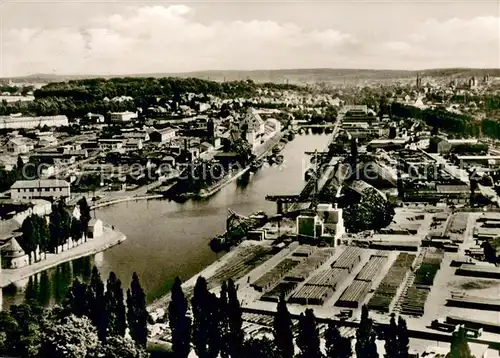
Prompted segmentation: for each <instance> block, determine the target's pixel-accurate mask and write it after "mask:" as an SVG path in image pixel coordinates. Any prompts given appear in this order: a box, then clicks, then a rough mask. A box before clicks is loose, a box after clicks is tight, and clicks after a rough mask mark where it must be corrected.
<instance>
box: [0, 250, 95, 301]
mask: <svg viewBox="0 0 500 358" xmlns="http://www.w3.org/2000/svg"><path fill="white" fill-rule="evenodd" d="M94 263H95V262H94V257H93V256H88V257H84V258H81V259H77V260H74V261H72V262H66V263H63V264H60V265H59V266H56V267H54V268H51V269H49V270H46V271H43V272H41V273H38V274H36V275H33V276H31V277H29V278H28V279H27V280H26V284H25V285H21V284H19V283H16V284H12V285H10V286H8V287H5V288H4V289H3V290H2V294H3V307H2V308H3V309H4V310H5V309H8V308H9V307H10V306H11V305H13V304H20V303H22V302H23V301H24V299H25V298H31V299H35V300H36V301H38V302H39V303H40V304H41V305H43V306H48V305H53V304H59V303H62V301H63V300H64V298H65V297H66V294H67V292H68V287H69V286H70V284H71V283H72V281H73V279H75V278H76V277H78V278H79V279H80V280H81V281H84V282H87V281H88V280H89V279H90V275H91V273H92V267H93V266H94Z"/></svg>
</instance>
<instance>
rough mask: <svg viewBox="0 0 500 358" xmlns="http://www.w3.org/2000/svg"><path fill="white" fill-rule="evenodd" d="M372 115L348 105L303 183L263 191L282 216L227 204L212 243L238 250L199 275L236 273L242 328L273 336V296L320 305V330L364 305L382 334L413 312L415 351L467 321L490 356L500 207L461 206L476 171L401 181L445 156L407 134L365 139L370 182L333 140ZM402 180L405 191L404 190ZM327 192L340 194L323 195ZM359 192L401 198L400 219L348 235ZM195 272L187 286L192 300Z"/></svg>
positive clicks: (159, 328) (496, 319) (346, 322)
mask: <svg viewBox="0 0 500 358" xmlns="http://www.w3.org/2000/svg"><path fill="white" fill-rule="evenodd" d="M371 119H372V118H370V115H369V114H368V110H367V107H366V106H345V107H344V108H343V109H342V110H341V111H340V112H339V116H338V118H337V121H336V122H335V124H334V125H333V126H332V128H333V131H332V132H333V133H332V134H331V139H330V141H329V143H328V145H327V147H326V148H325V150H324V151H323V152H318V151H315V152H309V153H307V154H309V155H310V158H311V163H313V165H311V166H310V167H309V169H308V172H306V173H304V175H305V177H306V179H308V180H306V184H305V186H304V188H303V190H302V191H301V192H300V193H298V194H297V195H280V194H279V193H269V195H267V196H266V199H267V200H269V201H273V202H276V213H262V212H259V213H254V214H252V215H250V216H243V215H239V214H238V213H236V212H234V211H232V210H230V211H229V213H228V217H227V231H226V232H225V233H224V234H222V235H220V236H217V237H216V238H214V239H213V240H212V242H211V245H212V247H213V249H214V250H222V249H229V248H231V247H232V250H231V251H230V252H229V253H228V254H226V255H225V256H224V257H223V258H222V259H220V260H219V261H217V262H215V263H214V264H212V265H211V266H210V267H208V268H207V269H205V270H204V271H202V272H201V273H200V275H201V276H204V277H206V278H207V280H208V283H209V288H210V289H212V290H213V292H218V291H219V290H220V285H221V283H222V282H223V281H225V280H227V279H229V278H232V279H233V280H235V281H236V284H237V287H238V295H239V298H240V300H241V303H242V308H243V312H244V315H243V319H244V328H245V332H246V333H247V334H248V335H251V336H252V337H253V336H256V335H257V336H259V335H261V336H266V335H269V334H270V332H271V331H272V322H273V317H274V314H275V310H276V304H277V302H278V301H279V299H280V296H282V295H284V297H285V298H286V300H287V303H288V308H289V310H290V312H291V314H292V316H293V317H295V318H298V317H299V315H300V314H301V313H302V312H304V310H305V309H306V308H313V309H314V313H315V315H316V317H317V319H318V321H319V322H321V327H322V328H321V332H322V334H324V330H325V328H326V324H327V323H328V322H336V324H338V325H339V326H341V327H342V329H341V332H342V334H343V335H345V336H351V337H353V336H354V334H355V330H356V327H357V326H358V325H359V316H360V311H361V307H362V306H363V305H367V307H368V308H369V310H370V314H371V316H372V317H373V318H374V320H375V322H376V324H377V327H378V329H379V330H381V329H382V328H383V327H384V326H386V325H388V323H389V319H390V315H391V314H393V313H394V314H396V315H400V316H403V317H405V319H406V320H407V323H408V328H409V333H410V337H411V345H410V346H411V348H412V354H414V355H415V356H417V354H422V353H424V352H426V354H427V355H431V356H432V353H433V349H434V351H436V352H441V351H442V348H441V349H439V348H436V342H437V346H439V342H442V343H441V344H442V345H444V346H446V343H447V342H450V340H451V336H452V333H453V332H454V331H455V330H456V329H457V327H458V326H463V327H465V329H466V332H467V337H468V338H469V342H470V343H471V344H473V346H474V349H475V350H476V351H477V352H479V351H481V352H486V351H489V352H490V353H489V354H490V355H491V352H492V351H491V348H498V342H499V341H500V316H499V313H498V312H499V309H500V300H499V299H498V297H499V293H500V269H499V268H497V267H496V266H495V265H494V264H491V263H487V262H483V261H484V260H485V257H484V250H483V247H484V246H483V245H482V243H484V242H485V241H488V240H495V238H496V237H497V235H498V231H497V230H498V229H496V228H498V227H499V225H500V212H498V211H497V210H496V209H494V208H493V207H491V206H487V207H482V208H481V209H480V208H478V207H475V208H471V207H466V206H465V205H463V204H464V202H465V201H468V200H469V179H470V172H468V173H469V174H467V175H463V173H462V172H460V171H459V169H458V166H456V165H455V164H454V163H449V164H446V165H442V164H441V165H436V166H435V169H436V171H437V172H438V173H437V177H436V178H435V179H436V182H435V183H433V184H434V191H433V190H432V189H429V188H424V189H422V187H424V185H420V186H419V185H418V182H420V183H424V182H425V184H426V185H427V186H428V187H431V186H433V185H432V184H431V185H429V181H430V180H431V179H429V178H430V177H429V178H427V177H423V176H420V178H416V179H415V178H413V179H414V180H410V178H408V176H407V177H405V180H403V179H402V176H401V172H402V171H403V168H404V167H405V166H406V168H407V169H408V168H411V170H416V172H417V173H420V172H422V168H424V167H426V166H428V165H429V163H431V164H434V163H436V162H437V160H434V161H433V159H434V158H435V157H436V156H439V154H430V153H427V152H426V150H427V148H424V147H423V146H420V143H416V144H413V148H410V149H409V148H408V146H406V148H405V145H406V144H407V141H405V140H399V139H380V140H372V141H371V142H369V143H367V145H366V146H361V145H360V146H359V148H358V151H359V153H360V154H359V155H360V156H366V157H365V158H363V159H362V160H359V161H358V163H357V165H358V166H359V165H360V164H359V163H360V162H361V165H366V161H369V162H370V163H371V164H376V167H375V173H376V174H378V176H376V178H375V180H373V179H374V178H373V176H372V177H370V175H366V171H365V175H366V178H360V177H356V178H353V177H352V175H353V174H352V173H349V170H348V168H347V167H346V165H345V163H347V161H348V160H349V159H348V158H347V156H346V155H345V153H333V151H332V147H334V146H335V143H336V142H337V141H338V138H337V136H338V134H339V133H341V132H343V133H344V134H345V133H349V132H351V131H352V130H353V128H354V129H356V127H357V126H359V127H358V131H359V130H360V129H361V128H366V127H365V126H363V121H364V120H371ZM353 123H355V124H353ZM346 124H347V125H346ZM378 125H379V124H376V123H375V124H373V126H372V129H371V130H377V126H378ZM373 127H374V129H373ZM407 135H411V133H407ZM349 137H350V140H351V141H355V142H357V139H356V137H355V136H353V137H351V136H350V135H349ZM450 142H451V143H453V142H454V140H450ZM456 142H458V140H456ZM464 142H465V141H464ZM402 143H404V144H405V145H403V146H401V144H402ZM474 143H475V144H476V142H474ZM461 144H463V143H461ZM461 144H460V145H461ZM452 145H453V144H452ZM454 145H457V144H454ZM395 148H397V149H399V150H398V151H393V150H394V149H395ZM367 150H368V152H367ZM361 153H363V154H361ZM366 153H371V155H367V154H366ZM373 158H376V159H373ZM440 158H442V157H440ZM358 169H359V168H358ZM371 169H372V171H373V168H371ZM477 170H479V171H480V172H482V173H481V175H483V176H486V175H487V173H488V171H489V170H488V169H487V168H482V169H481V168H480V167H479V166H476V167H474V173H476V171H477ZM359 172H360V171H359V170H358V171H357V173H358V174H359ZM466 173H467V172H466ZM368 174H370V173H368ZM426 174H427V173H426ZM417 175H418V174H417ZM433 175H434V173H433ZM369 180H371V183H372V184H369V183H368V182H369ZM374 182H376V183H374ZM403 182H404V183H409V184H402V183H403ZM380 183H381V184H382V185H380V187H382V188H385V189H387V187H390V186H391V183H393V184H396V185H395V186H396V187H397V189H396V191H394V190H393V191H392V192H391V191H390V190H385V189H384V190H382V189H380V190H379V189H377V186H378V184H380ZM387 184H389V185H387ZM402 185H406V186H407V187H408V189H407V190H406V191H405V192H404V193H401V191H402V190H403V189H402V188H401V186H402ZM410 187H411V189H410ZM478 187H479V189H478V190H479V191H481V194H480V195H483V199H484V197H488V195H490V194H489V192H488V194H487V190H486V188H485V187H484V186H483V185H482V184H478ZM325 191H328V192H329V193H330V195H331V196H333V197H334V199H335V200H332V201H330V202H328V203H325V202H322V200H325V199H324V198H325V197H326V195H325ZM398 191H399V193H398ZM368 193H369V194H368ZM483 193H484V194H483ZM363 195H377V196H379V197H378V198H377V199H375V200H379V201H386V200H388V197H389V196H392V198H393V199H394V198H396V200H397V201H398V204H397V205H396V207H395V209H394V216H393V217H392V220H391V221H390V222H388V223H387V226H385V227H383V228H381V229H379V230H366V231H363V232H360V233H357V234H353V233H346V230H345V225H344V220H343V213H342V208H341V207H342V206H344V205H345V200H358V201H359V197H363ZM494 195H496V194H494ZM347 198H348V199H347ZM353 198H357V199H353ZM488 198H489V199H490V200H492V201H495V200H497V199H496V197H495V198H493V197H491V196H489V197H488ZM389 200H390V199H389ZM197 276H198V275H196V276H195V277H193V278H192V279H191V280H189V281H188V282H186V283H185V284H184V287H185V288H186V290H187V291H186V292H188V296H189V295H190V294H191V293H192V291H191V289H192V287H193V285H194V282H195V279H196V277H197ZM160 302H161V303H162V305H163V304H164V302H163V301H160ZM157 307H159V302H157V303H156V304H153V305H152V308H151V310H152V312H156V313H157V316H161V315H162V312H163V310H162V309H161V308H159V309H158V308H157ZM472 317H474V318H472ZM159 322H161V318H160V319H159ZM153 327H155V328H153V332H155V333H153V337H154V338H155V339H157V340H159V341H161V340H164V339H166V340H167V341H168V340H169V338H168V337H169V334H168V329H166V327H165V326H164V324H162V323H158V324H156V325H153ZM165 329H166V330H165ZM488 347H489V348H490V350H489V348H488ZM436 352H434V354H438V353H436ZM493 352H494V351H493Z"/></svg>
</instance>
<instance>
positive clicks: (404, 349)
mask: <svg viewBox="0 0 500 358" xmlns="http://www.w3.org/2000/svg"><path fill="white" fill-rule="evenodd" d="M409 349H410V338H409V335H408V327H407V325H406V321H405V320H404V319H403V318H401V317H399V318H398V356H399V357H400V358H406V357H408V351H409Z"/></svg>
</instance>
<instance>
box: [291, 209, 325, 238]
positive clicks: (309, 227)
mask: <svg viewBox="0 0 500 358" xmlns="http://www.w3.org/2000/svg"><path fill="white" fill-rule="evenodd" d="M296 222H297V235H298V237H299V239H300V238H302V239H306V240H311V239H318V238H320V237H321V236H322V235H323V223H322V222H321V219H320V218H319V216H318V215H314V216H313V215H299V216H297V220H296Z"/></svg>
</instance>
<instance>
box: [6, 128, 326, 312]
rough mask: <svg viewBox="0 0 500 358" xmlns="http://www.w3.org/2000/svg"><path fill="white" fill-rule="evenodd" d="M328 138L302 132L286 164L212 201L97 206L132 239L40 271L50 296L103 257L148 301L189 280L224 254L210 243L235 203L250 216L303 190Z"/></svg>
mask: <svg viewBox="0 0 500 358" xmlns="http://www.w3.org/2000/svg"><path fill="white" fill-rule="evenodd" d="M328 139H329V135H323V134H308V135H298V136H296V137H295V139H294V140H293V141H291V142H289V143H288V144H287V145H286V147H285V149H284V150H283V155H284V157H285V159H284V162H283V164H281V165H280V166H271V167H269V166H264V167H263V168H261V169H260V170H258V171H257V172H256V173H254V174H250V175H249V176H246V177H243V178H241V179H240V180H238V181H236V182H233V183H230V184H229V185H227V186H226V187H224V188H223V189H222V190H221V191H220V192H218V193H217V194H215V195H214V196H212V197H211V198H209V199H206V200H201V201H200V200H198V201H193V200H191V201H188V202H186V203H182V204H180V203H176V202H173V201H167V200H161V199H160V200H148V201H136V202H132V201H131V202H125V203H121V204H116V205H113V206H109V207H105V208H101V209H98V210H96V212H95V215H96V217H98V218H100V219H102V220H103V221H104V222H106V223H108V224H110V225H114V226H116V227H117V228H118V229H119V230H120V231H122V232H123V233H124V234H125V235H126V236H127V240H126V241H124V242H123V243H122V244H120V245H118V246H115V247H113V248H111V249H109V250H107V251H105V252H103V253H101V254H98V255H96V256H95V257H89V258H85V259H80V260H75V261H74V262H72V263H68V264H66V265H60V266H59V267H57V268H54V269H51V270H49V272H48V275H45V277H44V278H43V279H42V278H41V275H38V278H37V280H36V281H38V282H39V284H38V286H40V287H46V286H47V285H48V284H47V282H46V281H47V277H48V278H49V281H50V292H51V299H50V302H58V301H60V299H61V297H64V294H65V289H66V286H67V285H68V283H69V282H70V281H71V279H72V277H75V276H80V277H83V278H84V279H85V278H86V277H87V276H88V274H89V272H90V268H91V266H92V265H94V264H95V265H96V266H97V267H98V268H99V270H100V272H101V275H102V277H103V278H106V277H107V275H108V274H109V272H110V271H114V272H115V273H116V274H117V276H118V277H119V278H120V279H121V280H122V282H123V283H124V286H128V285H129V282H130V279H131V277H132V274H133V272H134V271H136V272H137V274H138V275H139V279H140V280H141V284H142V286H143V288H144V290H145V292H146V293H147V299H148V301H149V302H151V301H152V300H154V299H156V298H158V297H161V296H162V295H164V294H165V293H167V292H168V291H169V289H170V286H171V284H172V282H173V280H174V278H175V277H176V276H179V277H181V279H183V280H187V279H188V278H190V277H191V276H193V275H195V274H196V273H197V272H199V271H201V270H202V269H203V268H205V267H206V266H208V265H209V264H211V263H212V262H213V261H215V260H216V259H217V254H215V253H213V252H212V251H211V249H210V247H209V246H208V244H209V241H210V239H211V238H212V237H214V236H215V235H217V234H220V233H222V232H224V230H225V221H226V216H227V212H228V209H229V208H230V209H232V210H234V211H236V212H238V213H240V214H244V215H248V214H251V213H253V212H256V211H259V210H263V211H266V212H268V213H271V214H272V213H275V211H276V205H275V203H272V202H268V201H266V200H265V195H266V194H296V193H298V192H299V191H300V190H301V189H302V187H303V186H304V175H303V173H304V171H305V169H306V168H307V165H308V163H309V156H307V155H305V154H304V151H312V150H314V149H319V150H322V149H323V148H324V147H325V145H326V143H327V142H328ZM219 255H221V254H219ZM45 291H47V288H45ZM45 294H47V293H45ZM3 296H4V297H3V301H4V308H5V307H6V306H8V305H10V304H12V303H18V302H20V301H21V300H22V299H23V297H24V293H23V292H22V290H19V289H18V290H15V289H12V288H6V289H4V293H3Z"/></svg>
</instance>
